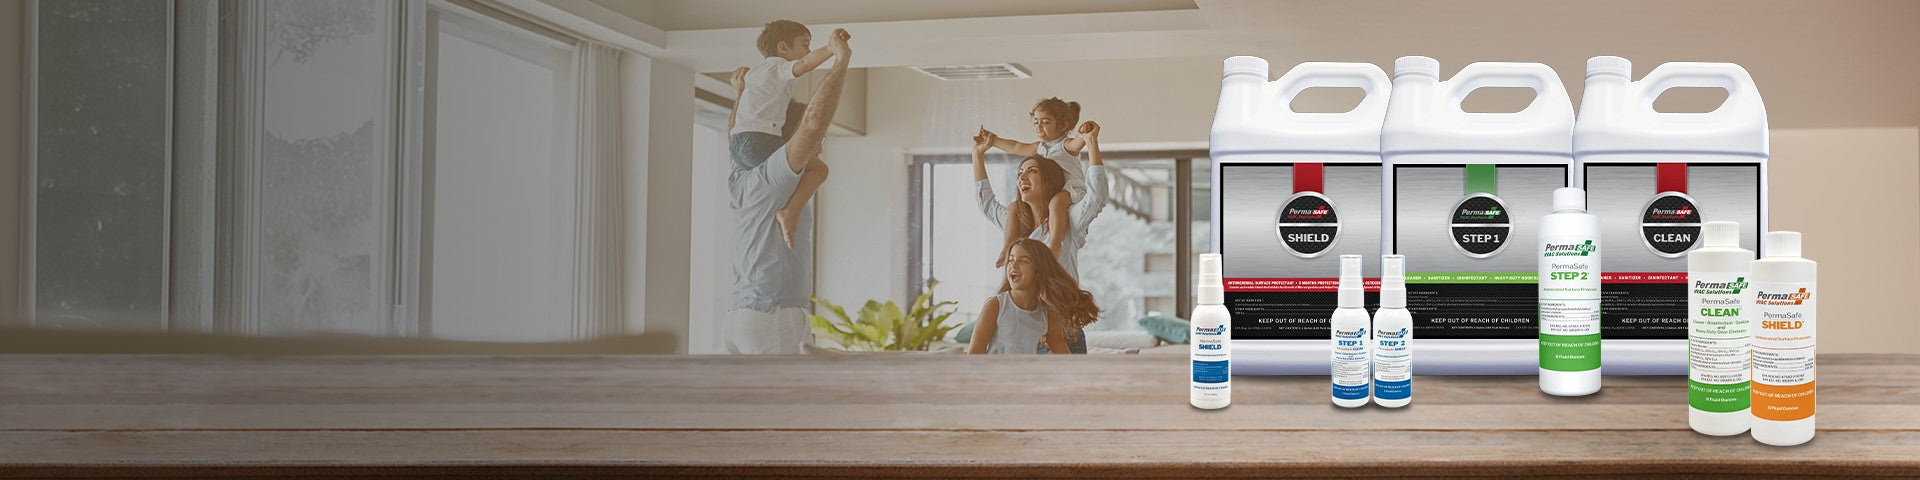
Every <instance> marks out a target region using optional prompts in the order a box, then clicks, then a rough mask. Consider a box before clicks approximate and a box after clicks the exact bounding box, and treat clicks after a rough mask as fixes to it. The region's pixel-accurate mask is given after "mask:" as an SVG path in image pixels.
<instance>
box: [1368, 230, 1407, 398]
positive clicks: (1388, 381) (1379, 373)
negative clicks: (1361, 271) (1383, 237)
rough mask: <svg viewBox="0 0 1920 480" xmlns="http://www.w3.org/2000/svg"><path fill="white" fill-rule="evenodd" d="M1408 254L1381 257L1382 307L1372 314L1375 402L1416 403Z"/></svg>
mask: <svg viewBox="0 0 1920 480" xmlns="http://www.w3.org/2000/svg"><path fill="white" fill-rule="evenodd" d="M1406 272H1407V257H1405V256H1402V255H1381V256H1380V310H1379V311H1377V312H1374V313H1373V403H1378V404H1380V406H1382V407H1387V408H1398V407H1404V406H1406V405H1407V404H1409V403H1413V314H1411V313H1407V276H1406V275H1407V273H1406Z"/></svg>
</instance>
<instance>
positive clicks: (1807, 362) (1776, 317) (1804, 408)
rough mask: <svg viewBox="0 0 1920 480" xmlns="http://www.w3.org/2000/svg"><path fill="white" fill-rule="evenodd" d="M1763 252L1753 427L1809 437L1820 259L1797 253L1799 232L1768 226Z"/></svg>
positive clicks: (1781, 441) (1773, 440) (1757, 292)
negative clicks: (1777, 229)
mask: <svg viewBox="0 0 1920 480" xmlns="http://www.w3.org/2000/svg"><path fill="white" fill-rule="evenodd" d="M1766 252H1767V256H1766V257H1762V258H1761V259H1759V260H1754V261H1753V264H1752V269H1753V291H1754V299H1753V307H1754V308H1753V312H1752V314H1751V315H1749V317H1748V318H1750V319H1751V320H1752V321H1753V322H1754V326H1755V328H1754V329H1753V408H1752V410H1751V411H1752V412H1753V428H1752V431H1753V439H1754V440H1758V441H1760V443H1764V444H1768V445H1777V446H1783V447H1784V446H1792V445H1799V444H1802V443H1807V441H1808V440H1813V410H1814V400H1815V398H1816V396H1815V390H1814V383H1813V380H1814V367H1815V363H1814V353H1815V347H1814V310H1815V308H1814V307H1815V306H1816V305H1817V303H1816V302H1817V301H1819V300H1820V296H1819V294H1818V292H1817V290H1818V288H1816V283H1818V282H1817V279H1818V278H1819V265H1818V264H1816V263H1814V262H1813V261H1812V260H1807V259H1805V258H1800V233H1799V232H1767V240H1766Z"/></svg>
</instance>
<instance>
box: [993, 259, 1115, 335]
mask: <svg viewBox="0 0 1920 480" xmlns="http://www.w3.org/2000/svg"><path fill="white" fill-rule="evenodd" d="M1015 248H1020V249H1024V250H1026V251H1027V256H1028V257H1031V258H1033V274H1032V275H1033V281H1034V284H1035V285H1038V286H1039V290H1040V304H1041V305H1044V306H1046V307H1047V323H1049V324H1054V323H1058V324H1062V325H1064V326H1066V327H1068V329H1067V330H1065V331H1067V332H1074V331H1078V330H1080V329H1081V328H1084V327H1086V326H1087V325H1088V324H1091V323H1093V322H1095V321H1099V320H1100V306H1099V305H1096V304H1094V303H1093V294H1092V293H1089V292H1087V291H1086V290H1081V289H1080V281H1079V280H1075V279H1074V278H1073V276H1072V275H1067V269H1066V267H1062V266H1060V260H1059V259H1057V258H1054V256H1053V250H1052V249H1049V248H1047V244H1046V242H1041V241H1039V240H1034V239H1031V238H1022V239H1019V240H1014V241H1013V243H1009V244H1007V248H1006V249H1005V250H1004V251H1003V252H1001V255H1004V256H1007V258H1008V259H1009V262H1008V263H1009V265H1011V263H1012V262H1011V259H1012V258H1013V257H1012V255H1013V249H1015ZM1011 290H1013V284H1011V283H1009V282H1007V280H1006V278H1004V276H1003V277H1002V278H1001V279H1000V292H1002V293H1004V292H1008V291H1011ZM1069 336H1071V334H1070V333H1069Z"/></svg>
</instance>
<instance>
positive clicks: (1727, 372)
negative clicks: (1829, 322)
mask: <svg viewBox="0 0 1920 480" xmlns="http://www.w3.org/2000/svg"><path fill="white" fill-rule="evenodd" d="M1700 230H1701V233H1702V234H1703V235H1702V237H1703V238H1701V242H1703V246H1701V247H1700V248H1696V249H1694V250H1693V251H1691V252H1687V307H1688V308H1687V425H1689V426H1692V427H1693V431H1696V432H1700V433H1704V434H1707V435H1718V436H1726V435H1738V434H1741V433H1745V432H1746V431H1747V424H1749V423H1752V422H1751V418H1752V415H1751V414H1749V413H1747V405H1748V404H1749V403H1750V400H1749V399H1748V397H1749V396H1750V395H1751V392H1750V391H1749V388H1748V379H1749V374H1750V372H1749V371H1748V370H1749V369H1750V368H1752V363H1751V362H1750V361H1749V360H1750V359H1751V357H1752V355H1753V329H1752V326H1751V325H1750V324H1749V319H1748V318H1747V316H1746V315H1745V314H1746V313H1747V312H1748V311H1749V310H1750V308H1751V307H1752V306H1753V288H1752V287H1751V284H1749V283H1748V279H1749V278H1750V277H1752V275H1751V274H1749V273H1748V270H1747V269H1748V265H1749V264H1751V263H1753V251H1752V250H1747V249H1744V248H1740V224H1738V223H1734V222H1707V223H1706V224H1705V225H1702V226H1701V229H1700Z"/></svg>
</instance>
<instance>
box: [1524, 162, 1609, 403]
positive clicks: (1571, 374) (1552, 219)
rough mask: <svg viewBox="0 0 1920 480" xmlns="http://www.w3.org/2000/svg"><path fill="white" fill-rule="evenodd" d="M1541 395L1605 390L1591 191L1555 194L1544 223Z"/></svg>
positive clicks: (1597, 234) (1597, 252) (1597, 231)
mask: <svg viewBox="0 0 1920 480" xmlns="http://www.w3.org/2000/svg"><path fill="white" fill-rule="evenodd" d="M1538 251H1539V252H1540V277H1539V284H1540V287H1539V288H1540V391H1542V392H1547V393H1548V394H1551V395H1560V396H1579V395H1590V394H1593V393H1594V392H1599V391H1600V272H1601V270H1600V217H1596V216H1593V214H1590V213H1587V192H1586V191H1585V190H1581V189H1578V188H1561V189H1557V190H1554V191H1553V213H1550V214H1547V216H1545V217H1541V218H1540V249H1539V250H1538Z"/></svg>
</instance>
